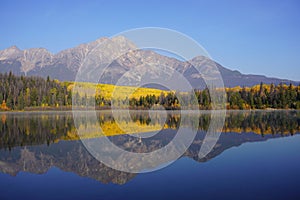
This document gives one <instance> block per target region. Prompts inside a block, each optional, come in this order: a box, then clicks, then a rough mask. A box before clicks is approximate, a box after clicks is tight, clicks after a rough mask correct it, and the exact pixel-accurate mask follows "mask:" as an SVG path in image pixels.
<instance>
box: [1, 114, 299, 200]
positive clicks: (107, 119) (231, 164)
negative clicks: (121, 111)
mask: <svg viewBox="0 0 300 200" xmlns="http://www.w3.org/2000/svg"><path fill="white" fill-rule="evenodd" d="M97 117H98V122H97V123H96V124H90V126H96V125H97V126H98V125H100V126H101V128H102V129H103V130H106V133H107V135H108V137H109V139H110V140H111V141H112V142H113V143H114V144H116V145H118V146H119V147H120V148H123V149H125V150H126V151H132V152H151V151H154V150H156V149H159V148H161V147H162V146H165V145H167V144H168V143H169V142H170V141H171V140H172V139H173V138H174V135H176V131H177V129H178V127H179V126H184V127H185V129H186V130H189V129H190V130H195V129H196V131H197V135H196V137H195V138H194V140H193V143H192V145H191V146H190V147H189V148H188V150H187V151H186V152H185V153H184V155H183V156H182V157H181V158H179V159H178V160H176V161H175V162H174V163H172V164H171V165H169V166H167V167H165V168H163V169H160V170H158V171H154V172H150V173H141V174H132V173H126V172H120V171H117V170H114V169H111V168H109V167H107V166H106V165H104V164H103V163H100V162H99V161H97V160H96V159H94V158H93V156H91V154H90V153H89V152H88V151H87V150H86V149H85V147H84V145H83V144H82V142H81V141H80V140H79V137H78V135H77V133H76V128H75V126H74V122H73V117H72V113H62V112H51V113H50V112H43V113H0V199H1V200H2V199H21V198H22V199H84V198H88V199H216V198H222V199H300V191H299V189H298V187H299V185H298V183H299V181H300V170H299V169H300V154H299V152H300V135H298V134H299V132H300V112H298V111H255V112H254V111H252V112H250V111H249V112H248V111H247V112H241V111H228V112H227V115H226V120H225V123H224V128H223V131H222V134H221V136H220V138H219V140H218V142H217V144H216V145H215V146H214V148H213V150H212V151H211V152H210V153H209V154H208V155H206V156H205V157H204V158H201V159H199V158H198V152H199V149H200V148H201V144H202V141H203V139H204V137H205V134H206V131H207V129H208V127H209V124H210V119H211V118H210V114H209V113H203V114H201V115H200V116H197V119H198V120H189V121H186V122H184V123H183V122H181V123H180V121H181V120H180V119H181V117H182V116H181V115H179V114H178V113H168V115H167V116H166V120H165V119H164V120H163V124H162V119H161V114H160V113H156V114H153V113H152V114H149V113H147V112H132V113H131V119H126V118H125V119H122V120H123V121H122V122H124V123H125V124H126V126H127V127H128V130H131V131H132V133H133V134H135V135H137V136H138V135H139V134H147V133H151V132H153V131H157V130H159V129H162V130H161V131H160V132H159V133H158V134H157V135H155V136H153V137H149V138H142V139H141V137H133V136H132V135H126V134H123V133H122V131H120V130H119V129H118V128H117V125H116V123H115V119H114V117H113V116H112V115H111V113H109V112H98V113H97ZM134 125H138V126H139V127H140V129H138V130H135V129H130V128H131V127H134ZM141 132H143V133H141ZM87 137H88V138H87V139H93V138H94V137H97V135H95V134H93V133H90V135H88V136H87Z"/></svg>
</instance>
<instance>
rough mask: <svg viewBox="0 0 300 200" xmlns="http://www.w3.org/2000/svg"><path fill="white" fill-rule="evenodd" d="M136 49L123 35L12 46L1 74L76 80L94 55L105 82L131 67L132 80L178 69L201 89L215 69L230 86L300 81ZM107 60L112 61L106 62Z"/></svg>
mask: <svg viewBox="0 0 300 200" xmlns="http://www.w3.org/2000/svg"><path fill="white" fill-rule="evenodd" d="M103 43H105V48H96V47H99V44H103ZM134 49H135V45H134V44H133V43H132V42H130V41H129V40H127V39H126V38H124V37H121V36H120V37H116V38H112V39H109V38H100V39H98V40H95V41H93V42H90V43H86V44H80V45H78V46H77V47H74V48H70V49H66V50H63V51H61V52H59V53H57V54H52V53H51V52H49V51H47V50H46V49H44V48H32V49H26V50H20V49H19V48H17V47H16V46H12V47H10V48H7V49H4V50H2V51H0V73H5V72H10V71H11V72H13V73H14V74H17V75H27V76H30V75H35V76H42V77H47V76H50V77H51V78H53V79H59V80H62V81H65V80H75V77H76V73H77V71H78V70H79V68H80V67H81V66H82V65H83V64H84V63H85V61H86V58H87V55H92V56H95V60H97V59H98V60H99V62H102V63H100V64H106V65H110V66H109V67H108V68H107V70H106V71H105V73H104V74H103V75H102V77H101V78H100V77H99V78H100V82H102V83H112V84H114V83H116V82H117V81H118V80H119V78H120V77H121V76H122V75H124V74H125V73H126V72H128V71H130V70H134V71H135V72H136V73H134V74H132V73H131V74H128V75H127V76H128V77H127V78H128V81H129V82H130V80H131V79H141V78H142V76H141V74H143V75H146V76H148V77H154V78H155V77H159V76H161V75H162V74H161V73H162V72H163V73H168V71H169V72H171V71H172V70H176V71H177V72H179V73H181V74H183V75H184V77H185V78H186V79H187V80H188V81H189V82H190V83H191V84H192V86H193V87H194V88H199V87H200V88H201V87H203V86H204V85H205V84H204V81H203V77H204V76H205V75H204V74H205V73H208V72H209V73H210V74H212V75H213V74H215V73H217V72H216V71H215V69H218V70H219V71H220V73H221V75H222V78H223V80H224V84H225V86H227V87H233V86H238V85H239V86H252V85H255V84H259V83H260V82H264V83H275V84H279V83H281V82H283V83H290V82H291V83H293V84H298V83H299V82H294V81H290V80H283V79H277V78H268V77H265V76H259V75H244V74H241V73H240V72H238V71H232V70H229V69H227V68H224V67H223V66H221V65H220V64H218V63H215V62H214V61H212V60H209V59H207V58H206V57H203V56H198V57H196V58H194V59H192V60H190V61H189V62H183V61H180V60H177V59H175V58H171V57H167V56H163V55H160V54H158V53H155V52H154V51H150V50H134ZM120 50H122V51H124V50H127V51H128V52H127V53H126V54H124V55H122V56H120V57H118V58H117V59H115V60H113V59H112V58H113V57H114V55H117V54H116V52H121V51H120ZM93 59H94V58H93ZM112 60H113V61H112ZM105 61H112V62H109V63H105ZM191 63H192V64H193V65H198V64H201V65H202V70H203V71H202V72H204V74H203V73H202V74H201V73H199V72H198V71H196V70H195V68H194V67H193V65H192V64H191ZM212 66H214V67H212ZM157 68H159V70H157ZM209 70H213V71H209ZM171 73H172V72H171ZM133 76H136V77H133ZM139 76H140V77H139ZM205 78H209V77H205Z"/></svg>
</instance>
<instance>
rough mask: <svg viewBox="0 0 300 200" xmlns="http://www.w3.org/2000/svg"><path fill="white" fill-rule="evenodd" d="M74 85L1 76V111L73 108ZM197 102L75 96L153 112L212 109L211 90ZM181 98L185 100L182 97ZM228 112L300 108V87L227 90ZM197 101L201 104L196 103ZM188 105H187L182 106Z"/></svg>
mask: <svg viewBox="0 0 300 200" xmlns="http://www.w3.org/2000/svg"><path fill="white" fill-rule="evenodd" d="M73 85H74V83H71V82H59V81H57V80H51V79H50V78H49V77H48V78H47V79H43V78H40V77H24V76H15V75H13V74H12V73H9V74H7V73H6V74H0V110H24V109H40V108H52V109H53V108H57V107H60V108H62V107H63V106H64V107H65V108H66V109H71V105H72V86H73ZM194 93H195V95H196V99H195V98H192V96H193V95H191V93H188V92H187V93H180V94H179V93H176V92H165V91H162V92H161V94H160V95H147V94H146V95H141V96H139V97H135V98H130V99H128V98H129V97H124V99H118V100H116V99H113V100H111V99H108V98H107V97H106V98H105V97H104V96H101V95H99V94H97V95H96V96H95V97H93V96H88V95H87V94H84V93H83V94H79V93H76V94H74V100H75V101H76V102H74V105H76V106H77V105H79V106H80V107H83V108H84V107H85V106H88V105H91V102H93V101H95V106H96V109H109V108H110V107H111V104H112V102H111V101H113V105H114V106H117V107H118V106H119V108H122V106H123V105H124V104H126V102H129V106H130V108H131V109H149V108H154V109H155V108H156V107H157V108H159V107H160V106H163V107H164V108H165V109H168V110H179V109H194V108H193V107H192V106H193V105H197V104H198V105H199V108H200V109H206V110H208V109H211V98H210V92H209V90H208V89H204V90H195V91H194ZM179 96H180V99H181V101H179V99H178V97H179ZM226 98H227V104H226V107H227V109H241V110H244V109H267V108H273V109H300V86H294V85H292V84H290V85H285V84H279V85H274V84H270V85H267V84H263V83H261V84H260V85H256V86H253V87H235V88H226ZM195 101H197V102H195ZM182 102H184V104H185V105H182V104H180V103H182Z"/></svg>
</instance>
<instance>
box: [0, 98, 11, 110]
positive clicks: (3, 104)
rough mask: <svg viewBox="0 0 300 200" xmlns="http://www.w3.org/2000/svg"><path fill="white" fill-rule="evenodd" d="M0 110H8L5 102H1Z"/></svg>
mask: <svg viewBox="0 0 300 200" xmlns="http://www.w3.org/2000/svg"><path fill="white" fill-rule="evenodd" d="M0 110H3V111H7V110H10V109H9V107H7V105H6V102H5V100H3V101H2V104H1V105H0Z"/></svg>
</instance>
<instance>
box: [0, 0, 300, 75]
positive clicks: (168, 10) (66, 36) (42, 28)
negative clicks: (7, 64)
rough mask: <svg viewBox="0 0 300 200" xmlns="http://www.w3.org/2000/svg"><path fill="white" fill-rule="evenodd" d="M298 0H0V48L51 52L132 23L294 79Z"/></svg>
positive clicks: (238, 64) (220, 58) (230, 61)
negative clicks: (160, 29)
mask: <svg viewBox="0 0 300 200" xmlns="http://www.w3.org/2000/svg"><path fill="white" fill-rule="evenodd" d="M299 10H300V1H297V0H294V1H291V0H286V1H277V0H269V1H268V0H264V1H261V0H251V1H249V0H244V1H243V0H240V1H233V0H224V1H222V0H210V1H196V0H195V1H188V0H186V1H174V0H173V1H162V0H158V1H156V0H154V1H140V0H139V1H128V0H123V1H122V0H119V1H116V0H105V1H84V0H83V1H76V0H71V1H59V0H52V1H30V0H29V1H28V0H27V1H21V0H20V1H14V0H2V1H0V24H1V28H0V49H5V48H7V47H9V46H12V45H17V46H18V47H19V48H21V49H25V48H32V47H45V48H47V49H48V50H50V51H51V52H52V53H56V52H58V51H60V50H63V49H66V48H70V47H74V46H76V45H78V44H80V43H85V42H90V41H93V40H95V39H97V38H99V37H104V36H106V37H110V36H112V35H115V34H117V33H119V32H121V31H124V30H127V29H132V28H139V27H149V26H151V27H153V26H154V27H164V28H170V29H174V30H177V31H180V32H182V33H184V34H187V35H188V36H190V37H192V38H194V39H195V40H196V41H197V42H199V43H200V44H201V45H202V46H203V47H204V48H205V49H206V50H207V51H208V52H209V54H210V55H211V56H212V58H213V59H214V60H216V61H217V62H219V63H220V64H222V65H223V66H225V67H227V68H230V69H236V70H239V71H241V72H242V73H253V74H263V75H267V76H272V77H280V78H288V79H293V80H300V73H299V72H300V70H299V69H300V12H299Z"/></svg>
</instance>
